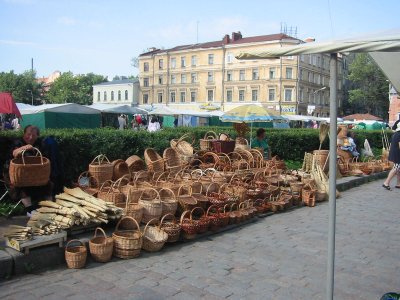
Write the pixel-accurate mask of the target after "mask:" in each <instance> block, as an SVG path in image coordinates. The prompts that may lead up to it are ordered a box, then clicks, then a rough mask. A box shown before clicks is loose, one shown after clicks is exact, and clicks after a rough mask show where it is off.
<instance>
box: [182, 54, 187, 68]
mask: <svg viewBox="0 0 400 300" xmlns="http://www.w3.org/2000/svg"><path fill="white" fill-rule="evenodd" d="M185 67H186V57H185V56H181V68H185Z"/></svg>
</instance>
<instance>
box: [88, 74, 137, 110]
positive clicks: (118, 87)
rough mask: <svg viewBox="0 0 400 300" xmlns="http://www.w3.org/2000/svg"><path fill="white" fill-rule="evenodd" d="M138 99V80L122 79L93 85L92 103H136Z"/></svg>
mask: <svg viewBox="0 0 400 300" xmlns="http://www.w3.org/2000/svg"><path fill="white" fill-rule="evenodd" d="M138 100H139V80H137V79H123V80H113V81H108V82H102V83H99V84H95V85H93V104H95V103H106V104H128V105H137V104H138Z"/></svg>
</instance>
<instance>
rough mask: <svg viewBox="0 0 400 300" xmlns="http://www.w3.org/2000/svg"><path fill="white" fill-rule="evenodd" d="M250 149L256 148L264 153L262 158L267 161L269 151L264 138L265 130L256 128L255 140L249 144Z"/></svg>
mask: <svg viewBox="0 0 400 300" xmlns="http://www.w3.org/2000/svg"><path fill="white" fill-rule="evenodd" d="M251 148H258V149H260V150H261V151H262V152H263V153H264V158H266V159H269V157H270V149H269V147H268V142H267V139H266V138H265V129H264V128H258V129H257V131H256V138H255V139H253V140H252V142H251Z"/></svg>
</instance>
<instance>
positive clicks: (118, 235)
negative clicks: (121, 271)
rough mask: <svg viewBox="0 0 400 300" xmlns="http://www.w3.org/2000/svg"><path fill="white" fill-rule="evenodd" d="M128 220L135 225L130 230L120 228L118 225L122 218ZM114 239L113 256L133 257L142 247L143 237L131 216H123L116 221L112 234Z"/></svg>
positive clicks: (137, 254)
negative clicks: (134, 227)
mask: <svg viewBox="0 0 400 300" xmlns="http://www.w3.org/2000/svg"><path fill="white" fill-rule="evenodd" d="M126 219H128V220H130V221H131V222H133V224H134V225H135V226H136V229H132V230H120V229H119V225H120V223H121V221H123V220H126ZM112 237H113V239H114V256H116V257H119V258H124V259H127V258H134V257H137V256H139V254H140V250H141V249H142V243H143V237H142V233H141V232H140V228H139V224H138V223H137V222H136V220H135V219H134V218H132V217H123V218H122V219H121V220H119V222H118V223H117V226H116V227H115V231H114V233H113V234H112Z"/></svg>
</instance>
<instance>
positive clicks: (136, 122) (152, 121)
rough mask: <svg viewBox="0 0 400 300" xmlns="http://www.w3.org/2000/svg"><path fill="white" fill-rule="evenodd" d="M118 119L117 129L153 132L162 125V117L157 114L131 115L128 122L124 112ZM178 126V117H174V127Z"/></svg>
mask: <svg viewBox="0 0 400 300" xmlns="http://www.w3.org/2000/svg"><path fill="white" fill-rule="evenodd" d="M117 121H118V129H119V130H125V129H132V130H147V131H149V132H155V131H158V130H161V129H162V127H163V118H162V117H158V116H149V118H148V117H147V116H146V115H139V114H137V115H132V119H131V121H130V122H129V118H128V116H127V115H125V114H121V115H119V116H118V118H117ZM177 126H178V118H177V117H175V120H174V127H177Z"/></svg>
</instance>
